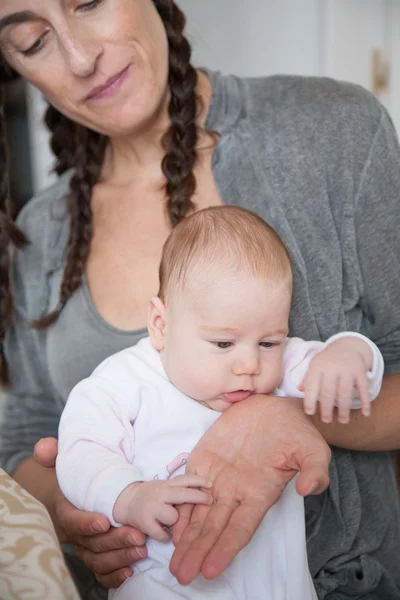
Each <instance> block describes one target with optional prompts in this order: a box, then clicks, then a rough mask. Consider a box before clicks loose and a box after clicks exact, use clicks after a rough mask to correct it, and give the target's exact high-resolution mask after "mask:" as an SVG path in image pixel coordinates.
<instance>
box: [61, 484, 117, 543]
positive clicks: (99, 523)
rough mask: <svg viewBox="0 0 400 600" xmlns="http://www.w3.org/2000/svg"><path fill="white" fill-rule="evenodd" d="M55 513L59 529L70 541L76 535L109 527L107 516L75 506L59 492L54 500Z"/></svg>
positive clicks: (100, 531)
mask: <svg viewBox="0 0 400 600" xmlns="http://www.w3.org/2000/svg"><path fill="white" fill-rule="evenodd" d="M55 514H56V517H57V520H58V522H59V524H60V527H61V529H62V530H63V531H64V532H65V534H66V536H67V538H68V540H69V541H71V542H74V540H75V539H76V538H77V537H78V536H86V535H93V534H96V533H98V534H100V533H105V532H106V531H107V530H108V529H109V528H110V521H109V520H108V519H107V517H105V516H104V515H101V514H99V513H92V512H86V511H83V510H79V509H77V508H75V506H73V505H72V504H71V503H70V502H68V500H67V499H66V498H65V497H64V496H63V495H62V493H61V492H59V493H58V497H57V500H56V502H55Z"/></svg>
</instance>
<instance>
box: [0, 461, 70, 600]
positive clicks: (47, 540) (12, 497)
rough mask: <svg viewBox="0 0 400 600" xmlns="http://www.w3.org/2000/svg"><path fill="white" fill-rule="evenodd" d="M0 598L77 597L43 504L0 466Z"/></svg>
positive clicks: (49, 599) (59, 599)
mask: <svg viewBox="0 0 400 600" xmlns="http://www.w3.org/2000/svg"><path fill="white" fill-rule="evenodd" d="M0 598H1V600H79V595H78V592H77V590H76V588H75V585H74V583H73V581H72V578H71V576H70V574H69V572H68V569H67V567H66V565H65V562H64V558H63V554H62V552H61V548H60V546H59V543H58V540H57V536H56V533H55V531H54V528H53V525H52V522H51V519H50V517H49V515H48V513H47V511H46V509H45V508H44V506H43V505H42V504H41V503H40V502H38V501H37V500H35V499H34V498H33V497H32V496H31V495H30V494H28V492H26V491H25V490H24V489H23V488H21V486H19V485H18V483H16V482H15V481H14V480H13V479H11V478H10V477H9V476H8V475H7V474H6V473H5V472H4V471H3V470H2V469H0Z"/></svg>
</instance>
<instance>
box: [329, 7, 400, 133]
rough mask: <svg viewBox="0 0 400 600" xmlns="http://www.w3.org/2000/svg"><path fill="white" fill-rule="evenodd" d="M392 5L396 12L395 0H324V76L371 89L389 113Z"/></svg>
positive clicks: (391, 103) (392, 103)
mask: <svg viewBox="0 0 400 600" xmlns="http://www.w3.org/2000/svg"><path fill="white" fill-rule="evenodd" d="M394 5H397V12H399V11H398V5H399V2H398V0H324V22H323V29H324V57H325V59H324V68H323V71H324V74H325V75H327V76H328V77H333V78H335V79H342V80H344V81H352V82H353V83H358V84H360V85H362V86H363V87H365V88H367V89H369V90H371V91H372V92H374V93H375V94H376V95H377V97H378V98H379V100H380V101H381V102H382V103H383V104H384V105H385V106H386V107H387V108H388V109H389V111H390V112H391V113H393V108H394V104H395V103H394V102H393V93H392V89H391V75H392V73H391V72H392V69H393V64H391V63H392V35H393V32H394V29H396V30H398V29H399V27H400V21H399V20H398V21H397V26H396V27H394V23H393V17H392V10H393V6H394ZM393 117H394V114H393ZM399 127H400V122H399Z"/></svg>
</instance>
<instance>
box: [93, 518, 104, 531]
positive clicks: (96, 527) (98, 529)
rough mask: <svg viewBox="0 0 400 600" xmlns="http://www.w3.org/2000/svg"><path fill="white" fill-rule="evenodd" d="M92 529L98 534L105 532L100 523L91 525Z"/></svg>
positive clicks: (96, 522)
mask: <svg viewBox="0 0 400 600" xmlns="http://www.w3.org/2000/svg"><path fill="white" fill-rule="evenodd" d="M92 528H93V530H94V531H98V532H99V533H100V532H102V533H104V532H105V531H106V528H105V527H104V525H103V524H102V523H100V521H95V522H94V523H92Z"/></svg>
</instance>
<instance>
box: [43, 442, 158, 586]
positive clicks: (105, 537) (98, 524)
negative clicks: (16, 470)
mask: <svg viewBox="0 0 400 600" xmlns="http://www.w3.org/2000/svg"><path fill="white" fill-rule="evenodd" d="M57 452H58V444H57V440H56V439H54V438H44V439H42V440H40V441H39V442H38V443H37V444H36V446H35V450H34V456H35V459H36V460H37V461H38V462H39V464H41V465H42V466H43V467H48V468H54V466H55V461H56V457H57ZM54 515H55V518H56V519H57V522H58V526H59V529H61V531H62V532H63V533H64V535H65V539H66V540H67V541H68V542H70V543H72V544H74V545H75V546H76V554H77V556H78V558H80V559H81V560H82V561H83V562H84V563H85V564H86V566H87V567H88V568H89V569H90V570H91V571H93V573H94V574H95V576H96V579H97V580H98V581H99V583H101V585H103V586H104V587H105V588H111V587H118V586H120V585H121V584H122V583H123V582H124V581H125V579H127V577H130V576H131V575H132V569H131V568H130V565H131V564H132V563H134V562H135V561H137V560H140V559H142V558H144V557H145V556H146V555H147V551H146V546H145V545H144V544H145V539H146V538H145V536H144V535H143V533H141V532H140V531H139V530H138V529H135V528H134V527H130V526H127V525H125V526H123V527H118V528H115V527H111V525H110V522H109V520H108V519H107V517H105V516H104V515H101V514H98V513H91V512H85V511H81V510H79V509H77V508H75V507H74V506H73V505H72V504H71V503H70V502H69V501H68V500H67V499H66V498H65V496H64V495H63V494H62V493H61V491H58V492H57V494H56V495H55V498H54Z"/></svg>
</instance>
